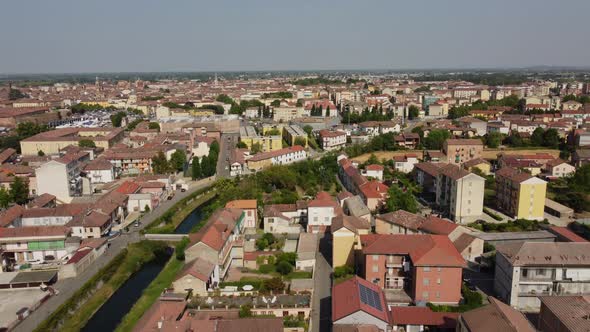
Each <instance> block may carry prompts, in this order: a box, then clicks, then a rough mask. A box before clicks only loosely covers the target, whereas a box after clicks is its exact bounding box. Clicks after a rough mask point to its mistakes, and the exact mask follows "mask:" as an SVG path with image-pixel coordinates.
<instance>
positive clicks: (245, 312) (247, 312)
mask: <svg viewBox="0 0 590 332" xmlns="http://www.w3.org/2000/svg"><path fill="white" fill-rule="evenodd" d="M238 316H239V317H240V318H248V317H252V306H251V305H249V304H244V305H242V306H240V312H239V313H238Z"/></svg>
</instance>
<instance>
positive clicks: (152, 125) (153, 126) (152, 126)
mask: <svg viewBox="0 0 590 332" xmlns="http://www.w3.org/2000/svg"><path fill="white" fill-rule="evenodd" d="M148 128H149V129H157V130H158V131H160V124H159V123H157V122H150V123H148Z"/></svg>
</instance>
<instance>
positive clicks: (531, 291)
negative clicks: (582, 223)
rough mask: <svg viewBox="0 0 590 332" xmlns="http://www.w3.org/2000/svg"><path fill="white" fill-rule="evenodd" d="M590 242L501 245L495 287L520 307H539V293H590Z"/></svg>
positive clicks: (503, 298) (503, 297) (508, 302)
mask: <svg viewBox="0 0 590 332" xmlns="http://www.w3.org/2000/svg"><path fill="white" fill-rule="evenodd" d="M589 250H590V242H524V243H520V244H516V245H506V246H498V248H497V251H496V269H495V276H494V290H495V291H496V294H497V295H498V297H499V298H500V299H501V300H502V301H504V302H506V303H507V304H509V305H510V306H512V307H515V308H517V309H519V310H524V311H538V310H539V307H540V305H541V303H540V301H539V296H553V295H589V294H590V267H589V266H590V255H588V251H589Z"/></svg>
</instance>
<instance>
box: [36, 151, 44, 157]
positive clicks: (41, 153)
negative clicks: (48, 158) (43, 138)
mask: <svg viewBox="0 0 590 332" xmlns="http://www.w3.org/2000/svg"><path fill="white" fill-rule="evenodd" d="M37 155H38V156H39V157H43V156H45V152H43V150H39V151H37Z"/></svg>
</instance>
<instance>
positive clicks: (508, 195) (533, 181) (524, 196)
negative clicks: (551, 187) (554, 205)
mask: <svg viewBox="0 0 590 332" xmlns="http://www.w3.org/2000/svg"><path fill="white" fill-rule="evenodd" d="M546 191H547V182H545V181H543V180H541V179H539V178H537V177H534V176H532V175H530V174H529V173H526V172H523V171H519V170H517V169H514V168H511V167H504V168H502V169H500V170H499V171H497V172H496V202H497V206H498V208H499V209H501V210H502V211H504V212H506V213H507V214H508V215H510V216H511V217H514V218H517V219H532V220H543V219H544V206H545V195H546Z"/></svg>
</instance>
